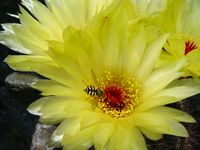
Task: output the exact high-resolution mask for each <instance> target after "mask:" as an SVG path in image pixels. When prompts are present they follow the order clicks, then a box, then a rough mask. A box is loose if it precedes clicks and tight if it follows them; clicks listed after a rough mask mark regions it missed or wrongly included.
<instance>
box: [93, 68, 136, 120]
mask: <svg viewBox="0 0 200 150" xmlns="http://www.w3.org/2000/svg"><path fill="white" fill-rule="evenodd" d="M97 82H98V85H99V86H98V89H99V90H101V91H102V92H103V96H99V97H95V100H96V101H97V105H98V107H99V108H100V109H101V110H102V111H103V112H104V113H106V114H108V115H110V116H111V117H115V118H121V117H126V116H128V115H130V114H132V113H133V111H134V108H135V107H136V105H137V104H138V102H139V95H140V85H139V84H138V82H136V80H135V78H133V77H128V76H126V75H121V74H120V73H111V72H110V71H105V72H104V74H103V75H102V77H101V78H97Z"/></svg>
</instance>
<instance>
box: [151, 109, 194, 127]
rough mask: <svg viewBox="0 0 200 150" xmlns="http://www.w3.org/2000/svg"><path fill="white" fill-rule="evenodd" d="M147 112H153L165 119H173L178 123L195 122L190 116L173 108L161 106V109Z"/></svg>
mask: <svg viewBox="0 0 200 150" xmlns="http://www.w3.org/2000/svg"><path fill="white" fill-rule="evenodd" d="M149 111H150V112H153V113H155V114H158V113H159V114H160V115H163V116H165V117H170V118H172V119H175V120H177V121H179V122H189V123H194V122H196V121H195V119H194V118H193V117H192V116H191V115H189V114H187V113H185V112H183V111H180V110H177V109H174V108H169V107H165V106H161V107H156V108H153V109H151V110H149Z"/></svg>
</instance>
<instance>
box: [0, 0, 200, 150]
mask: <svg viewBox="0 0 200 150" xmlns="http://www.w3.org/2000/svg"><path fill="white" fill-rule="evenodd" d="M40 1H42V2H43V0H40ZM19 3H20V0H1V1H0V23H1V24H2V23H11V22H19V21H18V20H17V19H15V18H13V17H10V16H9V15H7V14H6V13H11V14H17V12H19V8H18V4H19ZM43 3H44V2H43ZM0 30H2V28H0ZM10 54H17V53H16V52H13V51H11V50H10V49H8V48H6V47H5V46H3V45H0V150H29V149H30V145H31V140H32V134H33V132H34V127H35V125H36V123H37V121H38V117H37V116H33V115H31V114H29V113H28V112H27V111H26V108H27V106H28V105H29V104H30V103H32V102H33V101H35V100H36V99H37V98H39V97H41V96H40V92H39V91H36V90H33V89H24V90H21V91H15V90H13V89H12V88H11V87H10V86H8V85H7V84H5V82H4V80H5V78H6V76H7V75H8V74H10V73H12V72H13V70H12V69H10V68H9V67H8V65H7V64H6V63H4V62H3V60H4V59H5V58H6V57H7V56H8V55H10ZM171 106H172V107H175V108H178V109H182V110H184V111H186V112H188V113H190V114H191V115H193V116H194V117H195V119H196V120H197V122H198V123H196V124H184V125H185V127H186V128H187V130H188V131H189V134H190V137H189V138H178V137H175V136H167V135H165V136H164V138H163V139H161V140H160V141H156V142H153V141H150V140H148V139H146V141H147V145H148V149H150V150H200V143H199V142H200V125H199V121H200V96H199V95H197V96H194V97H192V98H190V99H187V100H184V101H183V102H181V103H176V104H172V105H171Z"/></svg>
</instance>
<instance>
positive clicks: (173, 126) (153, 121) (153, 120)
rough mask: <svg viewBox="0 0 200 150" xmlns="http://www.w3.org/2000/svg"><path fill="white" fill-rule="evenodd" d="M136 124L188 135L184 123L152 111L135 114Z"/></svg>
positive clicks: (163, 131) (157, 130) (164, 131)
mask: <svg viewBox="0 0 200 150" xmlns="http://www.w3.org/2000/svg"><path fill="white" fill-rule="evenodd" d="M134 124H136V125H138V126H139V127H145V128H147V129H150V130H152V131H154V132H157V133H162V134H170V135H176V136H181V137H188V133H187V130H186V129H185V127H184V126H183V125H181V124H180V123H178V122H177V121H175V120H173V119H171V118H167V117H165V116H162V115H160V114H155V113H152V112H142V113H136V114H134Z"/></svg>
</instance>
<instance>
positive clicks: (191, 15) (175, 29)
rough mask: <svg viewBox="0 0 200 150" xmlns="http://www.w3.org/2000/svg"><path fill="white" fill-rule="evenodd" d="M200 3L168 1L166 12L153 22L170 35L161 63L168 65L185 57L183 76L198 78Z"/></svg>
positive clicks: (199, 71) (199, 60)
mask: <svg viewBox="0 0 200 150" xmlns="http://www.w3.org/2000/svg"><path fill="white" fill-rule="evenodd" d="M199 6H200V1H198V0H191V1H182V0H177V1H173V0H172V1H170V0H169V1H168V6H167V8H166V10H165V11H164V12H163V13H162V15H160V16H159V17H158V18H157V21H155V20H154V24H155V25H159V26H160V29H161V31H162V32H167V33H171V36H170V38H169V39H168V42H167V43H166V45H165V46H164V49H165V51H163V54H162V61H163V62H164V63H168V62H171V61H176V60H178V59H180V58H183V57H187V58H188V59H189V64H190V65H188V66H187V67H186V68H185V75H184V76H200V59H199V58H200V28H199V26H200V21H199V17H200V11H199Z"/></svg>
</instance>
